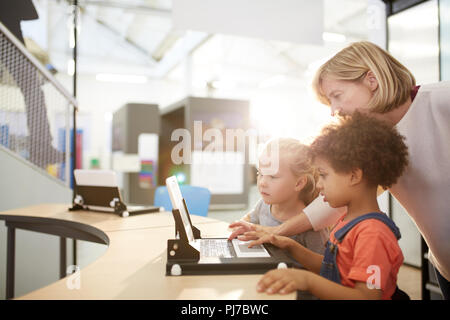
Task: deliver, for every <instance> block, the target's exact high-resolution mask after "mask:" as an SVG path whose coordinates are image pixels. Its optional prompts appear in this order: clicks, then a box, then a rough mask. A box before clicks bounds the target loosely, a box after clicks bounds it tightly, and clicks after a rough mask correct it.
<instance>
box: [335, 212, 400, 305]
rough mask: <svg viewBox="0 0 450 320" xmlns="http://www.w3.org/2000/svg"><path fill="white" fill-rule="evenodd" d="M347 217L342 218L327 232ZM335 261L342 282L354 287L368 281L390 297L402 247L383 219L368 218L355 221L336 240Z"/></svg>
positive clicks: (383, 296) (339, 224) (384, 297)
mask: <svg viewBox="0 0 450 320" xmlns="http://www.w3.org/2000/svg"><path fill="white" fill-rule="evenodd" d="M347 222H348V221H343V218H342V219H341V220H340V221H339V222H338V224H337V225H336V227H335V228H334V229H333V231H332V232H331V234H330V240H331V242H332V243H336V238H335V237H334V234H335V232H336V231H337V230H339V229H340V228H342V227H343V226H344V225H345V224H346V223H347ZM336 263H337V266H338V268H339V274H340V276H341V283H342V285H344V286H347V287H351V288H353V287H354V286H355V282H356V281H359V282H364V283H369V284H371V285H373V286H377V288H379V289H381V290H382V291H383V295H382V299H385V300H388V299H391V297H392V294H393V293H394V291H395V288H396V285H397V273H398V270H399V268H400V266H401V265H402V263H403V254H402V250H401V249H400V247H399V245H398V241H397V238H396V237H395V235H394V233H393V232H392V231H391V229H390V228H389V227H388V226H387V225H386V224H384V223H383V222H382V221H379V220H376V219H367V220H364V221H361V222H360V223H358V224H357V225H355V226H354V227H353V228H352V229H351V230H350V231H349V232H348V233H347V234H346V235H345V237H344V239H343V240H342V242H341V243H339V244H338V254H337V257H336Z"/></svg>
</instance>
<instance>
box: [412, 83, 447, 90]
mask: <svg viewBox="0 0 450 320" xmlns="http://www.w3.org/2000/svg"><path fill="white" fill-rule="evenodd" d="M449 89H450V81H439V82H434V83H427V84H421V85H420V88H419V92H423V91H439V90H449Z"/></svg>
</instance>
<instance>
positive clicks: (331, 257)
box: [320, 212, 401, 284]
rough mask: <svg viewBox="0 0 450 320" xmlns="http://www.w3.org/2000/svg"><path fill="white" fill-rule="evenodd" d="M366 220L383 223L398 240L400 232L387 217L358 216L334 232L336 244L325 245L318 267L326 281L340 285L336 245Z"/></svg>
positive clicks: (374, 215) (376, 215)
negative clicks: (320, 263) (375, 220)
mask: <svg viewBox="0 0 450 320" xmlns="http://www.w3.org/2000/svg"><path fill="white" fill-rule="evenodd" d="M367 219H377V220H380V221H382V222H384V223H385V224H386V225H387V226H388V227H389V228H390V229H391V230H392V232H393V233H394V235H395V237H396V238H397V240H398V239H400V237H401V235H400V230H399V229H398V227H397V226H396V225H395V223H394V221H392V220H391V219H390V218H389V217H388V216H387V215H385V214H381V213H376V212H373V213H368V214H365V215H363V216H360V217H358V218H356V219H353V220H352V221H350V222H349V223H347V224H346V225H344V226H343V227H342V228H341V229H339V230H338V231H336V233H335V234H334V237H335V238H336V241H337V242H336V243H332V242H331V241H330V240H328V241H327V245H326V248H325V254H324V257H323V260H322V266H321V267H320V275H321V276H322V277H324V278H326V279H328V280H331V281H333V282H336V283H339V284H341V276H340V275H339V268H338V266H337V263H336V257H337V253H338V245H337V244H338V243H340V242H341V241H342V239H344V237H345V235H346V234H347V233H348V232H349V231H350V230H351V229H352V228H353V227H354V226H356V225H357V224H358V223H360V222H361V221H364V220H367Z"/></svg>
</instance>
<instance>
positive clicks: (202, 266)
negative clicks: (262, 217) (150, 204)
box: [166, 176, 295, 275]
mask: <svg viewBox="0 0 450 320" xmlns="http://www.w3.org/2000/svg"><path fill="white" fill-rule="evenodd" d="M166 186H167V190H168V192H169V196H170V201H171V203H172V207H173V211H172V212H173V214H174V218H175V221H177V216H176V215H175V214H177V215H178V213H179V216H180V218H181V219H179V221H180V223H181V224H182V226H180V228H183V230H182V231H183V235H185V239H184V241H186V242H188V243H185V245H186V247H188V248H189V250H190V249H194V250H195V251H197V252H198V257H199V258H198V259H196V258H193V259H192V261H188V260H189V259H186V254H184V255H182V256H183V259H180V261H177V259H176V258H171V252H172V253H173V252H174V251H173V250H171V248H169V247H168V261H167V268H166V272H167V274H168V275H174V272H173V270H172V267H174V265H175V264H177V265H178V267H179V268H181V270H182V272H181V273H182V274H252V273H265V272H267V271H268V270H270V269H274V268H278V267H285V268H287V267H291V266H293V265H294V264H295V261H294V260H293V259H292V258H291V257H290V256H288V255H287V254H286V253H285V252H284V251H283V250H281V249H279V248H277V247H275V246H273V245H271V244H263V245H259V246H254V247H252V248H248V243H249V242H244V241H240V240H238V239H233V240H231V241H230V240H228V239H227V238H201V237H200V236H199V231H198V229H197V228H195V227H194V226H193V225H192V221H191V219H190V216H189V211H188V209H187V205H186V202H185V200H184V199H183V196H182V194H181V191H180V187H179V185H178V181H177V179H176V177H175V176H172V177H169V178H167V179H166ZM196 231H197V232H196ZM196 234H197V236H196ZM181 240H183V239H181ZM169 241H170V240H169ZM177 247H178V246H177ZM195 251H193V252H195ZM181 260H183V261H181ZM178 267H177V268H178ZM176 275H178V272H177V274H176Z"/></svg>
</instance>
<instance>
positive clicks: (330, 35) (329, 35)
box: [322, 32, 347, 42]
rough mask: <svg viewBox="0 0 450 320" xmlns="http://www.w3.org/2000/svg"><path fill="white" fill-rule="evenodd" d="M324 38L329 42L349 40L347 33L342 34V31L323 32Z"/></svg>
mask: <svg viewBox="0 0 450 320" xmlns="http://www.w3.org/2000/svg"><path fill="white" fill-rule="evenodd" d="M322 39H323V41H327V42H345V40H347V38H346V37H345V35H343V34H340V33H334V32H324V33H322Z"/></svg>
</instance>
